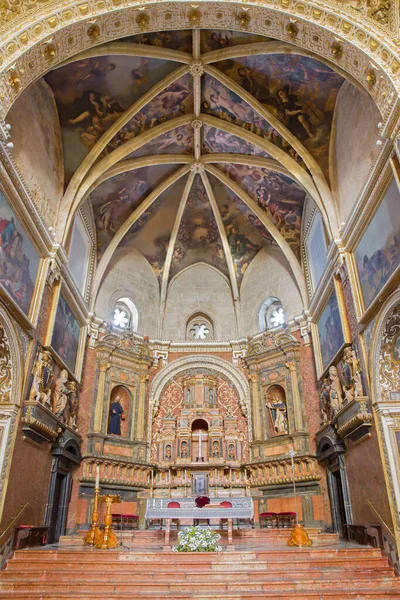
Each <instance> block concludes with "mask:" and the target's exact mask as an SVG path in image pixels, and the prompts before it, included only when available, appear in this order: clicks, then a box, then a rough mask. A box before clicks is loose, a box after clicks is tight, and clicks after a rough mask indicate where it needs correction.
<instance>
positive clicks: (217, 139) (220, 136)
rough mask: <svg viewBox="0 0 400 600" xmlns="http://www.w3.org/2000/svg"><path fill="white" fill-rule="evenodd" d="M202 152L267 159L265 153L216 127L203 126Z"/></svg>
mask: <svg viewBox="0 0 400 600" xmlns="http://www.w3.org/2000/svg"><path fill="white" fill-rule="evenodd" d="M203 151H204V152H206V153H207V154H213V153H215V152H219V153H222V152H225V153H231V154H249V155H250V156H264V157H268V154H267V152H264V150H261V149H260V148H257V147H256V146H254V144H250V143H249V142H247V141H246V140H244V139H242V138H240V137H238V136H236V135H232V134H231V133H228V132H227V131H223V130H222V129H217V128H216V127H209V126H208V125H205V126H204V129H203Z"/></svg>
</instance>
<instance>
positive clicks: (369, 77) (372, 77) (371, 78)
mask: <svg viewBox="0 0 400 600" xmlns="http://www.w3.org/2000/svg"><path fill="white" fill-rule="evenodd" d="M365 81H366V82H367V84H368V87H370V88H373V87H374V85H375V83H376V73H375V71H374V69H367V71H366V72H365Z"/></svg>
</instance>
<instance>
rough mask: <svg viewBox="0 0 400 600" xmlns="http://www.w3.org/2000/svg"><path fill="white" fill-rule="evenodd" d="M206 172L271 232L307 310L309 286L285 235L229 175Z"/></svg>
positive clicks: (210, 166)
mask: <svg viewBox="0 0 400 600" xmlns="http://www.w3.org/2000/svg"><path fill="white" fill-rule="evenodd" d="M205 168H206V171H208V172H209V173H211V174H212V175H214V176H215V177H217V179H219V180H220V181H221V182H222V183H223V184H224V185H226V186H227V187H228V188H229V189H230V190H232V192H233V193H234V194H236V195H237V196H238V197H239V198H240V199H241V200H242V201H243V202H244V203H245V204H246V206H248V208H249V209H250V210H251V211H252V212H253V213H254V214H255V215H256V217H258V218H259V219H260V221H261V223H262V224H263V225H264V227H265V228H266V229H267V230H268V231H269V233H270V234H271V235H272V237H273V238H274V240H275V241H276V243H277V244H278V246H279V247H280V248H281V250H282V252H283V253H284V255H285V257H286V259H287V261H288V263H289V265H290V268H291V269H292V272H293V275H294V279H295V282H296V285H297V287H298V288H299V292H300V296H301V299H302V301H303V306H304V308H305V309H307V307H308V294H307V286H306V283H305V279H304V273H303V271H302V270H301V266H300V264H299V261H298V260H297V258H296V256H295V254H294V252H293V250H292V249H291V247H290V246H289V244H288V243H287V241H286V240H285V238H284V237H283V235H282V234H281V233H280V232H279V231H278V230H277V228H276V227H275V225H274V223H273V222H272V221H271V219H270V218H269V217H268V215H267V214H266V213H265V212H264V211H263V210H262V208H260V207H259V206H258V204H257V203H256V202H254V200H252V199H251V198H250V196H248V195H247V194H246V193H245V192H244V191H243V190H242V189H241V188H240V187H239V186H238V185H237V184H236V183H235V182H233V181H232V180H231V179H230V177H228V175H226V174H225V173H223V172H222V171H220V170H219V169H217V168H216V167H213V166H212V165H205Z"/></svg>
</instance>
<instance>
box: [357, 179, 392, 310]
mask: <svg viewBox="0 0 400 600" xmlns="http://www.w3.org/2000/svg"><path fill="white" fill-rule="evenodd" d="M399 206H400V193H399V188H398V186H397V183H396V181H395V179H393V180H392V182H391V184H390V185H389V187H388V189H387V191H386V194H385V196H384V198H383V200H382V202H381V204H380V206H379V208H378V210H377V211H376V212H375V214H374V216H373V217H372V220H371V222H370V224H369V225H368V227H367V229H366V230H365V232H364V234H363V236H362V238H361V240H360V241H359V243H358V245H357V247H356V249H355V252H354V256H355V260H356V265H357V271H358V276H359V280H360V286H361V293H362V296H363V300H364V307H365V308H368V306H369V305H370V304H371V302H372V301H373V300H374V299H375V297H376V295H377V294H378V293H379V292H381V290H382V288H383V287H384V286H385V284H386V283H387V282H388V281H389V279H390V278H391V277H392V275H393V274H394V272H395V271H396V270H397V267H398V266H399V263H400V210H399Z"/></svg>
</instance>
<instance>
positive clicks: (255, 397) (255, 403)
mask: <svg viewBox="0 0 400 600" xmlns="http://www.w3.org/2000/svg"><path fill="white" fill-rule="evenodd" d="M250 381H251V400H252V412H253V415H252V416H253V436H254V441H255V442H256V441H260V440H262V439H263V435H262V422H261V411H260V395H259V393H258V375H257V373H251V374H250Z"/></svg>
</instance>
